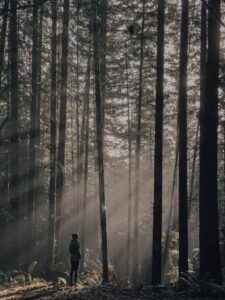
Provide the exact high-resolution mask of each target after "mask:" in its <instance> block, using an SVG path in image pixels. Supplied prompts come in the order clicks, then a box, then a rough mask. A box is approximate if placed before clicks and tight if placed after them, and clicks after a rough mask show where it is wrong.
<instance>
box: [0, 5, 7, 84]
mask: <svg viewBox="0 0 225 300" xmlns="http://www.w3.org/2000/svg"><path fill="white" fill-rule="evenodd" d="M8 7H9V0H5V3H4V8H3V10H4V11H5V12H7V10H8ZM7 20H8V13H5V14H4V15H3V19H2V26H1V28H2V30H1V37H0V88H1V86H2V72H3V65H4V54H5V38H6V29H7Z"/></svg>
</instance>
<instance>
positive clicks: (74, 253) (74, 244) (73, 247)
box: [69, 240, 81, 261]
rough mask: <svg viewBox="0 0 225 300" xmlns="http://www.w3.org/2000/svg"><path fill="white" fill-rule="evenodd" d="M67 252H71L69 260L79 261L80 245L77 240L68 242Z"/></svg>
mask: <svg viewBox="0 0 225 300" xmlns="http://www.w3.org/2000/svg"><path fill="white" fill-rule="evenodd" d="M69 252H70V254H71V261H79V260H80V258H81V254H80V245H79V243H78V241H77V240H72V241H71V242H70V247H69Z"/></svg>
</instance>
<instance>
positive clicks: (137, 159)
mask: <svg viewBox="0 0 225 300" xmlns="http://www.w3.org/2000/svg"><path fill="white" fill-rule="evenodd" d="M144 27H145V0H143V7H142V26H141V45H140V50H141V53H140V67H139V68H140V69H139V72H140V75H139V96H138V101H137V133H136V154H135V173H136V174H135V201H134V251H133V276H132V277H133V282H134V284H137V280H138V246H139V245H138V242H139V224H138V223H139V193H140V150H141V115H142V113H141V110H142V95H143V87H142V82H143V61H144Z"/></svg>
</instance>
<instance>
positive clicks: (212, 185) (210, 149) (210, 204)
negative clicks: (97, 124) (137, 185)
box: [200, 0, 222, 284]
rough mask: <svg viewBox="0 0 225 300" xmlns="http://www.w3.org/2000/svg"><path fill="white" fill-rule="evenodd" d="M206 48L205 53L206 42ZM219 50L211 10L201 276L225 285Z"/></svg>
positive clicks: (203, 124)
mask: <svg viewBox="0 0 225 300" xmlns="http://www.w3.org/2000/svg"><path fill="white" fill-rule="evenodd" d="M208 4H209V7H210V8H211V10H212V11H213V12H214V13H215V14H216V16H218V17H220V0H209V2H208ZM203 22H204V15H203V19H202V39H204V35H205V32H204V28H203V27H205V25H204V24H203ZM203 43H204V42H203ZM202 47H204V48H202V50H203V55H205V45H202ZM219 49H220V24H219V22H218V20H217V19H216V18H215V17H214V15H213V14H212V12H211V11H209V14H208V51H207V63H206V81H205V94H203V95H204V97H201V106H200V107H201V109H200V112H201V113H200V277H201V278H206V277H207V278H208V279H212V280H215V282H217V283H218V284H221V283H222V272H221V258H220V246H219V229H218V203H217V150H218V146H217V138H218V134H217V129H218V86H219ZM202 59H203V58H202ZM202 80H204V78H202Z"/></svg>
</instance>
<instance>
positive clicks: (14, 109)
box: [9, 0, 19, 268]
mask: <svg viewBox="0 0 225 300" xmlns="http://www.w3.org/2000/svg"><path fill="white" fill-rule="evenodd" d="M16 2H17V1H16V0H10V9H11V10H12V13H11V16H10V58H11V66H10V71H11V72H10V73H11V74H10V77H11V83H12V82H13V84H11V116H10V117H11V118H10V130H11V133H10V147H11V149H10V159H11V178H10V191H9V193H10V194H9V195H10V203H11V209H12V215H13V220H12V232H11V264H12V267H13V268H17V267H18V245H19V236H18V233H19V224H18V222H19V169H18V167H19V156H18V148H19V141H18V128H19V118H18V103H19V99H18V36H17V11H16Z"/></svg>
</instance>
